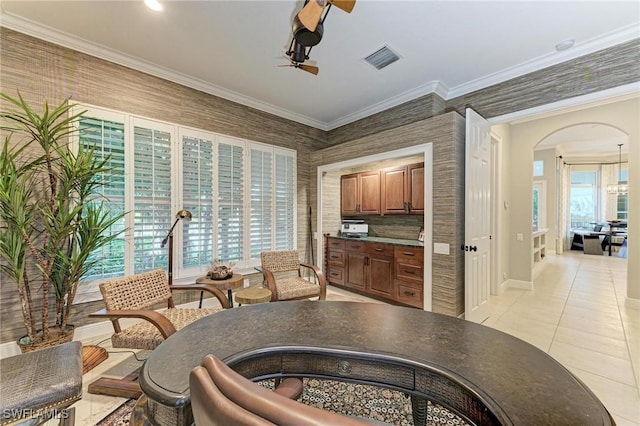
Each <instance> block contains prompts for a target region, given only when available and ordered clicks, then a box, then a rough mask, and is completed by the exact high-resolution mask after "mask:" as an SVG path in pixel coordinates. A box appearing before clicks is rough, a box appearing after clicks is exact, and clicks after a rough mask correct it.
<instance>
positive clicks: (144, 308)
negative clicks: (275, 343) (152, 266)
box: [89, 269, 230, 398]
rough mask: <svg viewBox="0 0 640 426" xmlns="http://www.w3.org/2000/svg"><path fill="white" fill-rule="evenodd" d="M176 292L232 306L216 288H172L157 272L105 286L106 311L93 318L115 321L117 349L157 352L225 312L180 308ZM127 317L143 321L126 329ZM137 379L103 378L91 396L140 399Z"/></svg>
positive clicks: (162, 273)
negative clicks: (163, 305)
mask: <svg viewBox="0 0 640 426" xmlns="http://www.w3.org/2000/svg"><path fill="white" fill-rule="evenodd" d="M172 290H200V291H207V292H209V293H212V294H213V295H214V296H215V297H216V298H217V299H218V300H219V301H220V304H221V305H222V308H228V307H229V306H230V304H229V300H228V299H227V297H226V296H225V295H224V293H223V292H222V291H221V290H219V289H217V288H216V287H214V286H212V285H207V284H197V285H189V286H179V285H178V286H176V285H172V286H170V285H169V282H168V279H167V275H166V272H165V271H164V270H163V269H156V270H153V271H149V272H143V273H141V274H137V275H131V276H128V277H123V278H116V279H113V280H109V281H105V282H103V283H101V284H100V292H101V293H102V298H103V300H104V304H105V306H106V309H103V310H101V311H98V312H96V313H93V314H91V315H89V316H90V317H93V318H108V319H109V320H111V323H112V324H113V328H114V331H115V332H114V334H113V335H112V336H111V343H112V346H113V347H114V348H128V349H146V350H153V349H155V348H156V347H157V346H158V345H160V343H162V342H163V341H164V340H165V339H166V338H167V337H169V336H170V335H172V334H173V333H175V332H176V330H180V329H181V328H182V327H184V326H186V325H188V324H190V323H192V322H193V321H195V320H197V319H200V318H202V317H204V316H206V315H210V314H213V313H215V312H218V311H220V310H221V308H212V309H197V308H176V307H175V305H174V302H173V297H172V294H171V291H172ZM165 302H166V303H167V309H166V310H164V311H162V312H157V311H155V310H153V306H154V305H157V304H159V303H165ZM123 318H137V319H142V320H143V321H139V322H137V323H136V324H134V325H132V326H130V327H127V328H123V327H121V324H120V319H123ZM136 379H137V374H134V375H133V376H129V377H127V378H126V380H124V381H118V380H117V379H99V380H98V381H96V382H94V383H92V384H91V385H90V386H89V393H100V394H105V395H113V396H123V397H129V398H137V396H136V394H137V395H139V392H140V391H139V386H138V385H137V383H133V384H132V382H135V380H136ZM116 382H117V383H116ZM112 388H113V389H114V390H112Z"/></svg>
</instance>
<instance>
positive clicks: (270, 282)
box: [255, 250, 327, 302]
mask: <svg viewBox="0 0 640 426" xmlns="http://www.w3.org/2000/svg"><path fill="white" fill-rule="evenodd" d="M260 262H261V266H260V267H256V268H255V269H256V270H258V271H260V272H262V274H263V276H264V283H265V284H266V285H265V286H266V287H267V288H269V290H270V291H271V301H272V302H275V301H278V300H299V299H309V298H311V297H315V296H318V298H319V300H324V299H325V298H326V295H327V284H326V282H325V279H324V274H323V273H322V271H321V270H320V268H318V267H317V266H316V265H308V264H306V263H300V257H299V254H298V251H297V250H282V251H263V252H262V253H260ZM302 268H307V269H308V270H311V271H312V272H313V274H314V276H315V280H316V282H315V283H314V282H311V281H308V280H306V279H304V278H303V277H302Z"/></svg>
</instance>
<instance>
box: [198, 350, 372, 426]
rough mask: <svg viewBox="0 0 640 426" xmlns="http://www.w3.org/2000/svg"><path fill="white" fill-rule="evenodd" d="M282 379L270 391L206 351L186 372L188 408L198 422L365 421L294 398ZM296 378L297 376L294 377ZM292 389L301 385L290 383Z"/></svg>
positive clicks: (205, 425)
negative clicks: (188, 397)
mask: <svg viewBox="0 0 640 426" xmlns="http://www.w3.org/2000/svg"><path fill="white" fill-rule="evenodd" d="M291 380H298V379H286V380H285V381H283V382H282V385H281V386H279V387H278V388H276V390H275V392H272V391H270V390H268V389H266V388H264V387H262V386H260V385H258V384H256V383H253V382H251V381H250V380H248V379H246V378H244V377H242V376H241V375H240V374H238V373H236V372H235V371H233V370H232V369H231V368H230V367H228V366H227V365H226V364H225V363H223V362H222V361H220V360H219V359H218V358H216V357H214V356H212V355H208V356H206V357H205V358H204V360H203V361H202V366H200V367H196V368H194V369H193V370H192V371H191V374H190V376H189V393H190V395H191V409H192V411H193V417H194V419H195V423H196V424H197V425H198V426H216V425H245V426H266V425H290V426H294V425H345V426H351V425H353V426H356V425H357V426H361V425H365V424H370V423H366V422H363V421H360V420H357V419H355V418H350V417H345V416H342V415H340V414H336V413H333V412H330V411H325V410H321V409H320V408H316V407H311V406H309V405H305V404H302V403H300V402H297V401H293V400H292V399H293V398H296V397H297V396H296V395H295V393H294V392H291V390H290V388H289V389H287V388H288V387H289V382H288V381H291ZM298 382H299V380H298ZM294 389H296V390H297V389H300V390H301V389H302V387H301V384H300V385H296V384H295V383H294Z"/></svg>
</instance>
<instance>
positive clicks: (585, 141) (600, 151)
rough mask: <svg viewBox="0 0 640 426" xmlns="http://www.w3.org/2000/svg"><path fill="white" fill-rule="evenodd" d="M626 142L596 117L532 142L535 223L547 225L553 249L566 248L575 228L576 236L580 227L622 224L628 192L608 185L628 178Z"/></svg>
mask: <svg viewBox="0 0 640 426" xmlns="http://www.w3.org/2000/svg"><path fill="white" fill-rule="evenodd" d="M628 147H629V137H628V135H627V134H626V133H625V132H623V131H622V130H620V129H618V128H616V127H614V126H611V125H609V124H607V123H601V122H585V123H580V124H574V125H570V126H567V127H563V128H561V129H558V130H555V131H553V132H552V133H550V134H549V135H548V136H546V137H545V138H544V139H542V140H541V141H540V142H539V143H538V144H536V146H535V147H534V167H533V171H534V173H533V216H534V227H536V225H537V224H539V225H540V226H541V227H546V228H548V229H549V231H548V234H549V235H550V236H551V237H552V238H553V239H554V241H555V244H554V246H553V247H551V250H553V251H554V252H555V253H557V254H562V252H563V251H564V250H568V249H570V248H571V246H572V244H571V243H572V240H573V239H574V237H573V235H574V233H575V232H578V233H579V234H578V235H579V236H578V240H579V241H581V238H580V235H581V234H580V233H587V232H589V231H596V230H597V231H600V230H601V229H606V228H607V227H608V222H609V221H612V220H620V221H622V223H624V224H625V225H626V221H627V219H628V205H629V203H628V194H627V193H626V192H625V193H618V192H616V193H613V192H612V190H611V188H610V187H611V185H615V184H618V183H619V182H621V181H622V182H624V183H627V182H628V162H627V157H628ZM605 238H606V239H607V240H606V241H611V239H609V237H607V236H603V237H601V239H603V240H604V239H605ZM606 241H605V242H606ZM609 247H611V246H609ZM574 248H575V247H574Z"/></svg>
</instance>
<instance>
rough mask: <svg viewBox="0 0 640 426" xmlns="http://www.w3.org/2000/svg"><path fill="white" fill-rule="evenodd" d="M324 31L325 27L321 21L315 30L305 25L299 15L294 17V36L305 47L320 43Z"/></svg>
mask: <svg viewBox="0 0 640 426" xmlns="http://www.w3.org/2000/svg"><path fill="white" fill-rule="evenodd" d="M323 32H324V28H323V26H322V23H321V22H320V23H318V26H317V27H316V30H315V31H309V30H308V29H307V28H306V27H305V26H304V25H302V22H300V19H298V16H295V17H294V18H293V38H294V39H295V40H296V41H297V42H298V43H299V44H301V45H303V46H305V47H310V46H315V45H316V44H318V43H320V40H322V34H323Z"/></svg>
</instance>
